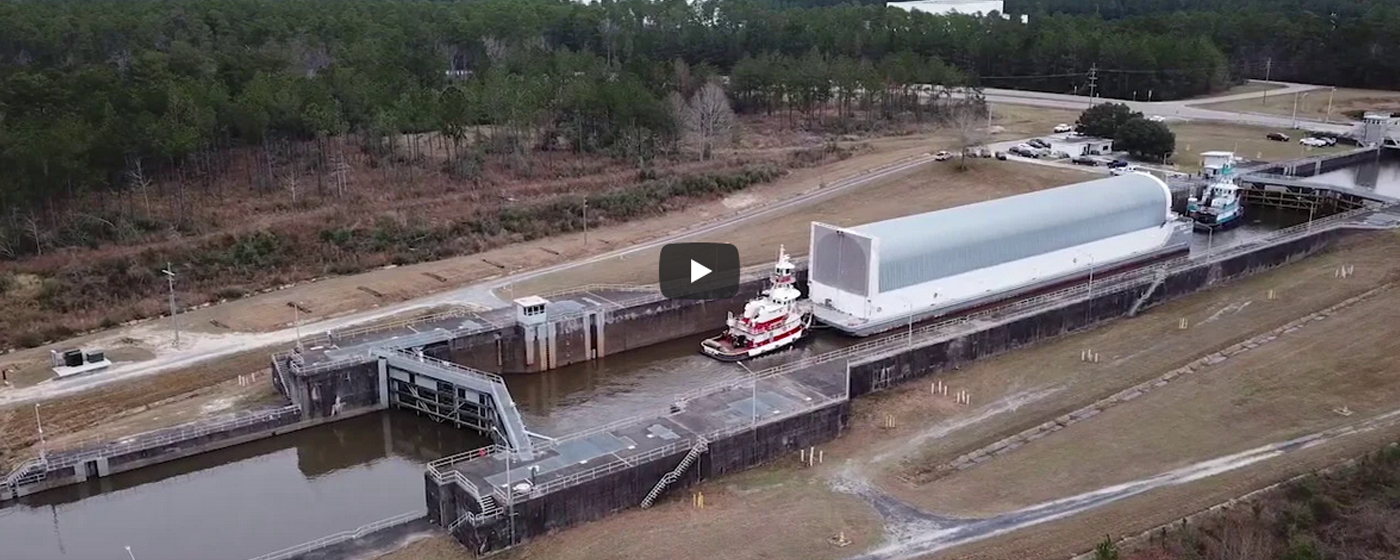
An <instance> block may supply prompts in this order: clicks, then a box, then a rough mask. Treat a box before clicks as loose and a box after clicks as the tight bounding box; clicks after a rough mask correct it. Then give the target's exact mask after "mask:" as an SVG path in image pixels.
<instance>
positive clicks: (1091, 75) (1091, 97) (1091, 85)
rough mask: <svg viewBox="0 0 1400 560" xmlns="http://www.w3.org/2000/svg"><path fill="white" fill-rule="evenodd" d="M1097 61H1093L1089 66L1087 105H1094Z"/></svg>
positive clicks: (1097, 79)
mask: <svg viewBox="0 0 1400 560" xmlns="http://www.w3.org/2000/svg"><path fill="white" fill-rule="evenodd" d="M1098 84H1099V63H1097V62H1095V63H1094V64H1093V66H1090V67H1089V106H1090V107H1093V106H1094V92H1096V91H1097V90H1098V87H1099V85H1098Z"/></svg>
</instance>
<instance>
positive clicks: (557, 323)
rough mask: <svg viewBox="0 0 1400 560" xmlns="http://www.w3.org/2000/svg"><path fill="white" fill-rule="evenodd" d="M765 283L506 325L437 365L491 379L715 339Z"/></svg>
mask: <svg viewBox="0 0 1400 560" xmlns="http://www.w3.org/2000/svg"><path fill="white" fill-rule="evenodd" d="M805 277H806V272H805V271H801V272H799V274H798V280H799V281H803V280H804V279H805ZM767 282H768V280H767V279H766V278H763V279H755V280H750V281H748V282H744V283H742V284H740V286H739V292H738V294H737V295H735V296H734V297H732V298H728V299H723V300H714V301H690V300H668V299H663V300H661V301H657V302H652V303H647V304H642V305H637V306H632V307H628V308H625V309H614V310H605V309H598V310H594V311H589V312H585V313H582V314H580V315H574V316H569V317H562V318H557V319H553V320H550V321H549V322H548V323H547V324H545V325H541V326H537V327H524V326H520V325H510V326H506V327H502V328H500V329H496V330H494V331H490V332H486V333H478V334H475V335H471V336H467V337H462V338H458V339H454V340H452V341H451V342H450V343H449V353H448V355H447V356H445V357H443V359H448V360H450V361H453V362H455V363H459V364H462V365H465V366H467V367H471V368H476V369H479V370H482V371H490V372H494V373H535V372H541V371H548V370H550V369H557V368H561V367H564V366H567V365H571V364H577V363H581V362H586V361H588V360H593V359H598V358H602V357H605V356H608V355H610V354H616V353H619V352H626V351H628V350H635V349H637V348H642V347H645V346H650V345H653V344H659V343H662V342H666V341H670V340H675V339H677V338H681V337H686V336H691V335H696V334H701V333H707V332H711V331H713V332H715V333H719V331H721V330H723V329H724V320H725V318H726V317H727V316H728V314H729V313H730V312H731V311H732V312H734V313H736V314H737V313H739V312H740V311H742V310H743V306H744V303H745V302H747V301H748V300H749V299H751V298H754V297H756V296H757V295H758V294H759V291H760V290H762V289H763V288H764V287H765V286H766V284H767Z"/></svg>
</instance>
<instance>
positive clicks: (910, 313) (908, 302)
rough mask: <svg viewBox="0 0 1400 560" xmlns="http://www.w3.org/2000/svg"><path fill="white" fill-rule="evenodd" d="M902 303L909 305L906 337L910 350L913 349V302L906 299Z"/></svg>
mask: <svg viewBox="0 0 1400 560" xmlns="http://www.w3.org/2000/svg"><path fill="white" fill-rule="evenodd" d="M904 303H907V304H909V334H908V335H907V336H908V337H909V347H910V348H913V347H914V302H912V301H909V300H907V299H906V300H904Z"/></svg>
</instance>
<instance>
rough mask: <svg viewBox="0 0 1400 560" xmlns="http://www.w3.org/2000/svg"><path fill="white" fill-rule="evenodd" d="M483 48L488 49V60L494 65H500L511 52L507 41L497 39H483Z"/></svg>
mask: <svg viewBox="0 0 1400 560" xmlns="http://www.w3.org/2000/svg"><path fill="white" fill-rule="evenodd" d="M481 46H482V47H485V48H486V58H488V59H490V60H491V63H492V64H499V63H500V62H501V60H503V59H505V57H506V53H507V51H508V50H509V49H508V47H507V46H506V42H505V41H502V40H500V39H497V38H495V37H486V38H483V39H482V40H481Z"/></svg>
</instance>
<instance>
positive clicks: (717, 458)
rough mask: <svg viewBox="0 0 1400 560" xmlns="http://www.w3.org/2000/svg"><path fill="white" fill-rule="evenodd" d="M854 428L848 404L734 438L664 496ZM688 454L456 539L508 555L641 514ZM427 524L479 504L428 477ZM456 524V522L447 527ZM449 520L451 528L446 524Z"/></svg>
mask: <svg viewBox="0 0 1400 560" xmlns="http://www.w3.org/2000/svg"><path fill="white" fill-rule="evenodd" d="M849 421H850V402H849V401H843V402H839V403H834V404H831V405H828V406H825V407H822V408H818V409H814V410H812V411H809V412H806V413H803V414H799V415H795V416H793V417H790V418H786V419H783V420H779V421H777V422H772V423H770V424H765V425H760V426H758V429H757V430H745V431H742V432H739V433H737V434H735V435H732V436H730V437H727V438H724V439H721V440H717V441H714V442H710V444H709V450H708V451H706V452H705V453H703V454H701V455H700V457H699V460H698V461H696V463H695V464H694V465H692V466H691V467H690V469H688V470H687V471H686V472H685V473H683V475H682V476H681V477H680V479H679V480H677V481H676V482H674V483H672V484H671V485H670V486H668V487H667V488H666V491H665V493H663V494H662V495H663V496H666V495H675V494H676V493H677V492H680V491H682V490H684V489H686V488H689V487H691V486H694V485H696V484H699V483H700V482H701V481H703V480H705V479H707V478H711V477H716V476H721V475H725V474H730V473H734V472H738V471H742V470H746V469H750V468H753V467H756V466H758V465H761V464H763V463H766V462H769V461H772V460H774V459H778V458H780V457H783V456H786V455H792V454H795V453H797V452H798V450H799V449H806V448H808V447H811V446H815V445H819V444H822V443H825V442H828V441H831V440H833V439H835V438H836V437H837V436H839V435H840V433H841V432H842V431H843V430H845V429H846V427H847V425H848V423H849ZM688 452H689V450H688V449H682V450H679V451H677V452H676V453H674V454H671V455H668V456H666V457H662V458H659V459H656V460H653V461H649V462H646V463H642V464H639V465H637V466H635V467H633V468H630V469H625V470H622V471H619V472H616V473H612V474H609V475H607V476H603V477H600V478H597V479H595V480H591V481H588V482H585V483H582V484H579V485H577V486H573V487H570V488H567V489H564V490H560V491H557V492H552V493H550V494H546V495H544V496H540V497H538V498H533V499H530V500H528V501H525V502H521V503H518V504H516V505H515V508H514V510H515V523H514V524H513V525H514V526H513V527H512V524H511V523H510V522H509V518H508V515H507V514H504V513H503V514H502V515H501V516H499V517H497V518H496V520H495V521H493V522H491V523H488V524H486V525H484V526H482V527H473V526H472V525H471V524H469V523H463V524H462V525H461V526H460V527H458V528H457V529H456V530H455V531H454V533H453V536H454V537H456V538H457V540H458V541H460V542H461V543H462V544H463V545H465V546H466V547H467V548H468V549H470V550H473V551H476V553H477V554H484V553H487V552H492V551H497V550H501V549H504V548H508V547H509V546H511V544H512V543H514V544H519V543H522V542H525V541H527V540H530V539H533V538H536V537H539V536H542V535H545V534H547V533H549V532H550V531H554V530H557V529H563V528H566V527H570V526H573V525H577V524H580V523H585V522H588V521H593V520H597V519H601V518H603V517H606V516H608V515H611V514H613V513H616V512H618V511H621V510H624V509H628V508H632V507H637V506H638V505H640V504H641V502H642V499H643V498H645V497H646V495H647V493H649V492H651V489H652V488H653V487H654V486H656V483H657V482H658V481H660V480H661V478H662V477H663V476H665V475H666V473H669V472H671V471H672V470H673V469H675V468H676V466H677V465H679V464H680V462H681V460H682V459H683V458H684V457H685V455H686V454H687V453H688ZM424 480H425V481H426V484H427V504H428V517H429V519H431V520H433V521H434V523H436V524H438V525H439V526H446V525H449V524H451V522H452V521H453V520H455V518H456V516H457V515H458V514H457V505H458V504H466V505H467V507H466V508H464V509H469V510H471V511H474V512H475V511H476V510H477V506H476V499H475V498H474V497H472V496H470V495H468V494H467V492H466V491H465V490H463V489H462V488H461V487H460V486H458V485H456V484H451V483H449V484H447V485H444V486H438V485H437V483H436V482H434V481H433V479H432V477H431V476H426V477H425V479H424ZM448 517H452V518H453V519H447V518H448ZM444 520H446V521H445V522H444Z"/></svg>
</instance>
